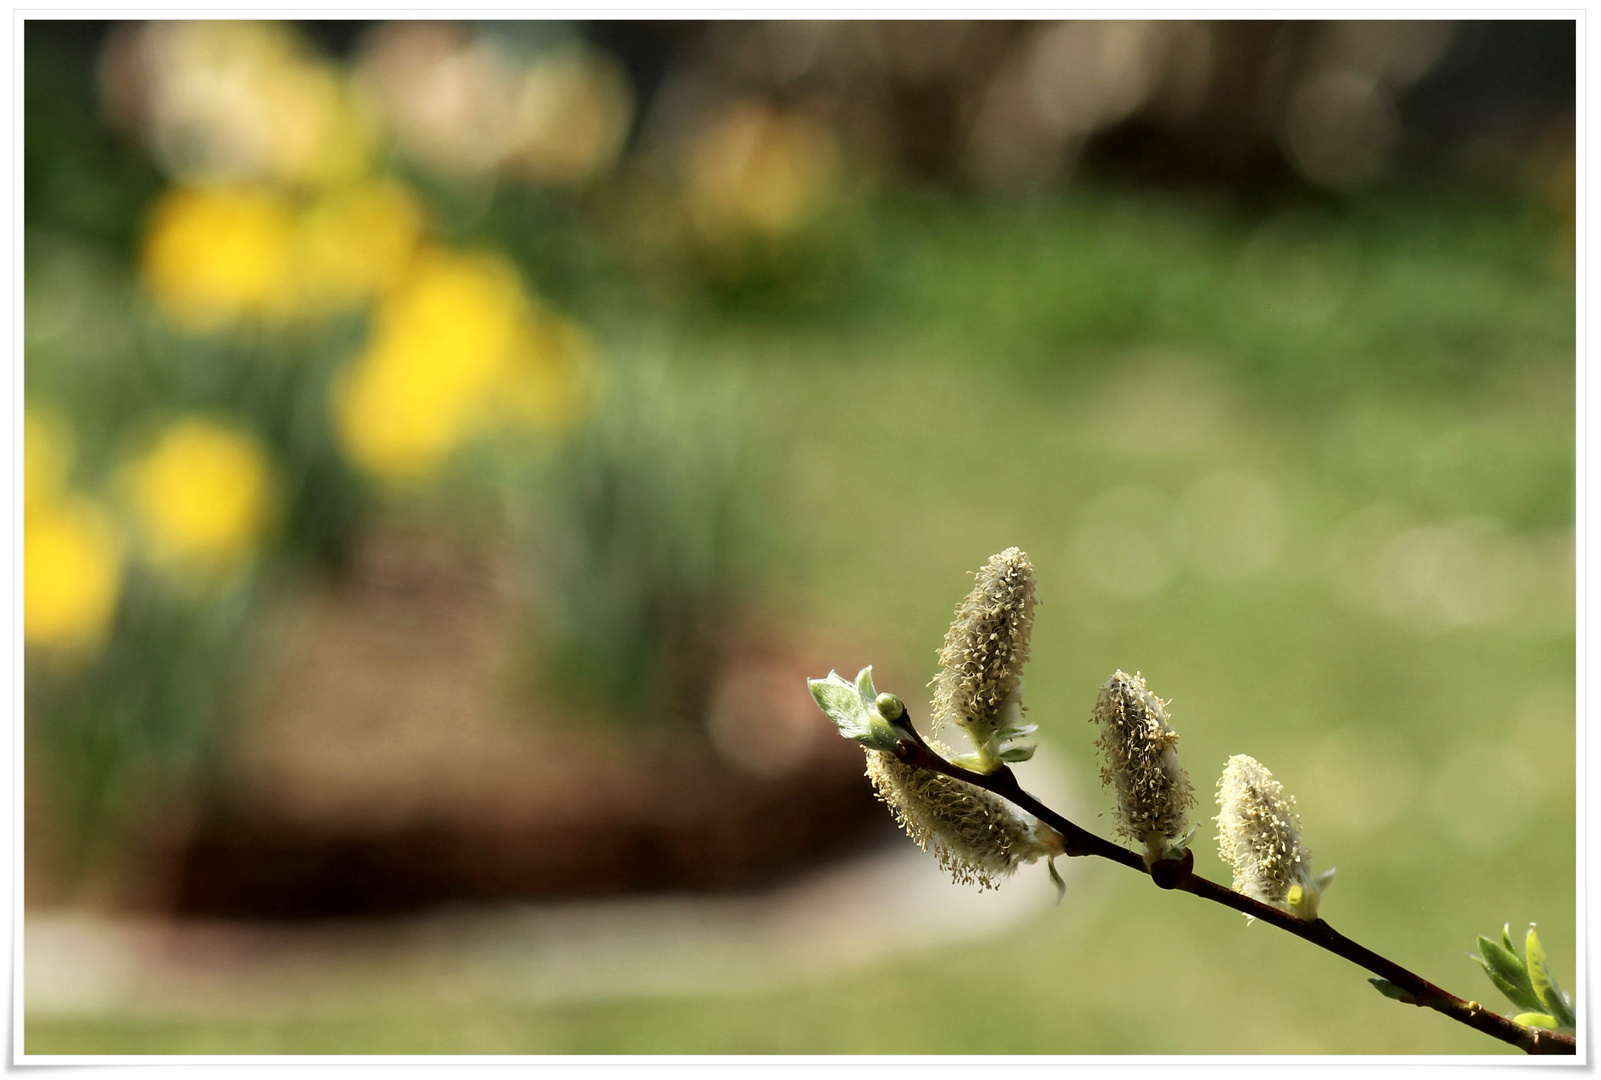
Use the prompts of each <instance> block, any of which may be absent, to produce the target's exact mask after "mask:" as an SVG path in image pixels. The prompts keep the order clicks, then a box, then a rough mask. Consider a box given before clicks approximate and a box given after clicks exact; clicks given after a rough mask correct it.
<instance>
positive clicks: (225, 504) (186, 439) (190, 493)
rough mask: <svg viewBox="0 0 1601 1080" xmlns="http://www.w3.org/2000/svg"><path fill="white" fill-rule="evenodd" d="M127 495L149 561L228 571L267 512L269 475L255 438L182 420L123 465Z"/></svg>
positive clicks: (189, 570) (204, 573) (187, 569)
mask: <svg viewBox="0 0 1601 1080" xmlns="http://www.w3.org/2000/svg"><path fill="white" fill-rule="evenodd" d="M125 482H126V485H127V490H128V495H129V497H130V501H131V503H132V505H133V509H134V513H135V516H136V518H137V520H138V522H139V526H140V531H141V535H142V539H143V540H144V544H145V548H146V552H147V554H148V555H149V557H150V559H151V561H152V562H154V563H156V564H157V565H159V566H162V567H164V568H166V569H169V570H173V571H177V572H179V573H182V574H186V575H191V576H195V577H201V578H205V577H210V576H213V575H217V574H221V573H224V572H226V571H228V570H231V569H234V568H235V567H237V566H238V565H239V564H241V563H242V562H243V561H245V560H246V559H247V558H248V557H249V556H250V555H251V554H252V553H253V551H254V549H255V546H256V543H257V541H258V540H259V538H260V536H261V533H262V531H263V529H264V528H265V527H266V525H267V522H268V518H269V515H270V513H271V509H272V473H271V466H270V464H269V462H268V458H267V452H266V449H265V448H264V447H263V446H262V445H261V443H260V441H259V440H257V439H256V438H255V436H253V435H250V434H249V433H247V432H245V431H242V430H240V429H239V428H237V427H233V426H231V425H227V424H223V423H220V422H218V421H216V420H211V419H207V418H203V417H186V418H184V419H182V420H179V421H177V422H176V423H174V424H172V425H171V426H169V427H168V428H167V429H166V430H165V431H163V432H162V433H161V435H160V436H159V438H158V439H157V440H156V442H155V445H154V446H152V447H151V449H150V450H149V451H148V452H147V453H146V454H144V455H143V456H142V457H140V458H139V459H137V460H135V461H134V462H132V463H131V464H130V465H129V466H128V467H127V472H126V475H125Z"/></svg>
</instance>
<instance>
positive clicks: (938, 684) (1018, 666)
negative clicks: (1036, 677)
mask: <svg viewBox="0 0 1601 1080" xmlns="http://www.w3.org/2000/svg"><path fill="white" fill-rule="evenodd" d="M975 576H976V578H977V581H976V582H975V583H974V585H973V591H972V592H970V593H968V594H967V596H966V597H964V598H963V600H962V602H961V603H960V604H958V605H957V608H956V618H955V619H954V620H953V621H952V623H951V628H950V630H949V631H948V632H947V633H946V635H945V645H944V647H943V648H941V649H940V651H939V662H940V672H939V674H938V675H937V676H935V678H934V703H933V719H934V723H935V724H936V725H939V724H956V725H959V726H961V727H963V728H965V729H967V731H968V733H969V735H970V736H972V738H973V741H974V743H975V744H983V743H985V742H986V741H987V740H988V737H989V735H990V734H991V733H992V732H993V731H994V730H995V729H996V728H997V727H1001V726H1003V725H1004V723H1006V722H1008V721H1011V720H1013V719H1015V717H1016V716H1017V715H1020V714H1021V710H1022V681H1023V665H1024V664H1025V663H1027V662H1028V651H1029V643H1028V639H1029V633H1030V631H1032V630H1033V628H1034V603H1035V601H1034V564H1033V563H1031V562H1029V560H1028V556H1027V555H1026V554H1024V553H1023V552H1022V551H1020V550H1018V549H1017V548H1015V547H1010V548H1007V549H1006V550H1005V551H1003V552H1001V553H1000V554H998V555H991V556H990V559H989V562H988V563H986V564H985V565H984V566H983V567H981V568H980V569H979V571H978V573H977V574H976V575H975Z"/></svg>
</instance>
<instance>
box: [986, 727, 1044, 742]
mask: <svg viewBox="0 0 1601 1080" xmlns="http://www.w3.org/2000/svg"><path fill="white" fill-rule="evenodd" d="M1039 729H1040V726H1039V725H1038V724H1024V725H1023V726H1022V727H1003V728H1001V729H1000V730H999V731H997V732H996V733H995V737H996V738H998V739H1026V738H1027V737H1028V736H1030V735H1032V734H1034V733H1035V732H1036V731H1038V730H1039Z"/></svg>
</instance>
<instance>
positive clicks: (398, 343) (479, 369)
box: [334, 249, 584, 483]
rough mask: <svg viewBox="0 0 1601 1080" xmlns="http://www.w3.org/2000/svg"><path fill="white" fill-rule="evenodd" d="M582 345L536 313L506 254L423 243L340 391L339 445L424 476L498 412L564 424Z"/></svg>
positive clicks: (389, 471)
mask: <svg viewBox="0 0 1601 1080" xmlns="http://www.w3.org/2000/svg"><path fill="white" fill-rule="evenodd" d="M583 349H584V346H582V344H581V339H580V336H579V335H578V334H577V333H576V331H575V330H574V329H572V328H570V327H569V326H568V325H567V324H566V323H565V322H564V321H561V320H557V319H554V318H553V317H551V316H546V315H542V314H541V313H539V312H538V311H537V310H536V308H535V305H534V303H533V301H532V300H531V299H530V298H529V297H528V296H527V295H526V294H525V293H524V292H523V289H522V285H521V283H520V282H519V280H518V276H517V271H516V269H515V267H513V266H512V264H511V263H510V262H508V261H507V260H506V259H505V258H503V257H501V256H498V255H492V254H488V253H474V252H458V251H448V250H443V249H430V250H426V251H424V252H423V253H421V254H420V255H419V256H418V257H417V259H416V261H415V262H414V264H413V265H412V267H411V270H410V272H409V273H408V274H407V275H406V277H405V279H404V280H403V281H402V283H401V284H400V285H399V286H398V287H396V288H395V289H394V290H392V291H391V292H389V293H387V294H386V295H385V296H384V297H383V298H382V300H381V301H380V303H379V305H378V308H377V310H376V311H375V313H374V318H373V329H372V335H371V337H370V339H369V341H368V343H367V346H366V348H365V349H364V350H363V352H362V353H361V355H360V356H359V357H358V358H357V359H356V361H355V362H354V363H353V364H352V366H351V368H350V369H349V370H348V371H347V372H346V373H345V375H344V377H343V378H342V379H341V380H340V382H339V384H338V385H337V387H336V388H335V396H334V412H335V418H336V425H337V430H338V433H339V437H340V440H341V443H342V445H343V446H344V448H345V451H346V453H347V454H348V455H349V456H350V458H351V460H352V461H354V462H355V463H356V464H357V465H358V466H359V467H360V468H362V469H363V470H364V471H366V472H367V473H369V474H370V475H372V476H375V477H377V478H379V479H382V480H386V481H390V482H395V483H412V482H417V481H420V480H425V479H427V478H428V477H430V476H432V475H433V474H434V473H435V472H437V471H438V470H439V469H440V467H442V466H443V465H444V463H445V461H446V460H447V459H448V458H449V456H450V455H451V454H452V453H454V452H455V451H456V450H457V449H458V448H459V447H460V446H461V445H462V444H463V443H464V442H465V441H466V440H467V439H468V438H470V437H471V436H472V435H473V434H474V433H476V432H478V431H480V430H483V429H484V428H486V427H488V426H490V425H492V424H493V423H494V422H495V421H497V420H501V419H510V418H514V417H515V418H517V419H520V420H522V421H524V422H528V423H533V424H536V425H540V426H555V425H559V424H560V423H563V422H565V421H566V419H567V418H568V416H569V415H570V413H571V406H570V404H569V403H570V401H571V400H572V398H573V394H574V391H573V386H574V384H575V382H576V372H577V370H578V369H579V367H580V365H581V363H582V354H583Z"/></svg>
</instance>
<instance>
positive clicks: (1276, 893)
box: [1217, 754, 1334, 919]
mask: <svg viewBox="0 0 1601 1080" xmlns="http://www.w3.org/2000/svg"><path fill="white" fill-rule="evenodd" d="M1217 804H1218V807H1219V808H1220V809H1219V813H1218V815H1217V853H1218V856H1219V857H1220V858H1222V860H1223V861H1224V862H1226V863H1228V864H1229V866H1231V867H1233V869H1234V891H1235V892H1239V893H1244V894H1245V895H1246V896H1249V897H1251V898H1252V899H1255V900H1260V901H1262V902H1263V903H1265V904H1272V905H1273V906H1274V907H1280V908H1284V909H1285V910H1286V911H1290V912H1292V913H1294V914H1296V915H1298V916H1300V917H1301V918H1303V919H1313V918H1316V917H1317V907H1318V900H1319V899H1320V898H1321V896H1322V892H1323V890H1324V889H1325V888H1326V887H1327V886H1328V882H1329V879H1330V878H1332V876H1333V873H1334V872H1333V871H1332V870H1331V871H1329V872H1328V873H1327V874H1324V875H1322V876H1321V877H1319V878H1316V879H1314V878H1313V877H1312V853H1311V852H1310V851H1308V850H1307V848H1306V845H1305V844H1303V843H1301V819H1300V817H1298V816H1297V815H1296V813H1295V798H1294V797H1293V796H1291V795H1288V794H1286V793H1285V791H1284V785H1283V784H1281V783H1279V782H1278V781H1277V780H1275V779H1273V774H1272V773H1270V772H1268V771H1267V770H1266V769H1265V768H1263V767H1262V764H1261V763H1260V762H1259V761H1257V760H1256V759H1255V758H1253V757H1250V756H1248V755H1246V754H1235V755H1234V756H1233V757H1231V758H1229V760H1228V764H1227V765H1226V766H1224V768H1223V775H1222V777H1220V778H1219V779H1218V782H1217Z"/></svg>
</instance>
